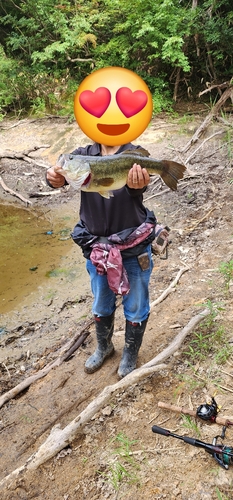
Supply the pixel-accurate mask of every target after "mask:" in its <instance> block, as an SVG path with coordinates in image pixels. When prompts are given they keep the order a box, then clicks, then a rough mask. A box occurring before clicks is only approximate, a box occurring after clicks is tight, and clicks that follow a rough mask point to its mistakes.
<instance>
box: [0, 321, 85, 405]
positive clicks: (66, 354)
mask: <svg viewBox="0 0 233 500" xmlns="http://www.w3.org/2000/svg"><path fill="white" fill-rule="evenodd" d="M93 322H94V319H93V320H90V321H89V322H88V323H87V325H85V326H84V327H83V328H82V329H81V331H79V332H77V333H76V334H75V335H74V336H73V337H72V339H71V340H69V342H67V343H66V344H65V346H64V347H63V349H62V351H61V353H60V355H59V356H58V358H56V359H55V360H54V361H52V362H51V363H48V365H46V366H45V367H44V368H42V370H39V371H38V372H37V373H35V374H33V375H31V376H30V377H27V378H26V379H25V380H23V381H22V382H20V383H19V384H18V385H16V386H15V387H13V389H10V390H9V391H7V392H5V394H3V395H2V396H0V408H1V407H2V406H3V405H4V404H5V403H6V402H7V401H9V400H10V399H12V398H14V397H15V396H17V395H18V394H20V392H22V391H24V390H25V389H27V388H28V387H29V386H30V385H31V384H33V383H34V382H36V380H39V379H41V378H43V377H45V375H47V374H48V373H49V372H50V371H51V370H52V369H53V368H55V367H57V366H60V365H61V364H62V363H63V361H65V360H67V359H68V358H70V356H71V355H72V354H73V353H74V351H75V350H76V349H78V347H79V346H80V345H81V344H82V343H83V342H84V341H85V340H86V338H87V337H88V335H89V334H90V332H89V331H87V330H88V328H89V327H90V326H91V325H92V323H93Z"/></svg>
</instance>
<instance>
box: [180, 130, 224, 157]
mask: <svg viewBox="0 0 233 500" xmlns="http://www.w3.org/2000/svg"><path fill="white" fill-rule="evenodd" d="M223 133H225V131H224V130H219V131H218V132H215V133H214V134H212V135H210V137H207V138H206V139H205V140H204V141H203V142H202V143H201V144H200V146H198V148H197V149H195V151H194V152H193V153H191V155H189V156H188V158H187V159H186V160H185V164H186V163H189V162H190V160H191V158H193V156H195V154H196V153H197V151H198V150H199V149H201V148H202V147H203V146H204V144H205V143H206V142H207V141H210V140H211V139H213V137H215V136H216V135H222V134H223Z"/></svg>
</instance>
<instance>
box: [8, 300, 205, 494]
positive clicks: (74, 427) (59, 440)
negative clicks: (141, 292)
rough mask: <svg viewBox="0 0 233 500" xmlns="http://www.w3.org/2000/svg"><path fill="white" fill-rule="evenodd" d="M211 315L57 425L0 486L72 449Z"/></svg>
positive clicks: (195, 319)
mask: <svg viewBox="0 0 233 500" xmlns="http://www.w3.org/2000/svg"><path fill="white" fill-rule="evenodd" d="M209 314H210V309H205V310H204V311H202V312H200V313H199V314H197V315H196V316H194V317H193V318H192V319H191V320H190V321H189V323H188V324H187V325H186V326H185V327H184V328H183V329H182V330H181V331H180V332H179V334H178V335H177V336H176V338H175V339H174V340H173V342H171V344H170V345H169V346H168V347H167V348H166V349H164V350H163V351H162V352H161V353H160V354H158V355H157V356H156V357H155V358H153V359H152V360H151V361H149V363H146V364H144V365H143V366H141V368H138V369H137V370H134V371H133V372H131V373H129V375H127V376H126V377H124V378H123V379H121V380H120V381H119V382H117V383H115V384H113V385H110V386H107V387H105V388H104V390H103V391H102V392H101V393H100V394H99V396H97V398H95V399H94V400H93V401H92V402H91V403H90V404H89V405H88V406H87V407H86V408H85V409H84V410H83V411H82V412H81V413H80V414H79V415H77V417H75V419H74V420H72V421H71V422H70V423H69V424H68V425H67V426H66V427H64V429H61V428H60V425H56V426H54V427H53V428H52V430H51V432H50V435H49V436H48V438H47V439H46V441H45V442H44V443H43V444H42V445H41V446H40V448H39V449H38V451H37V452H36V453H34V454H33V455H31V456H30V457H29V458H28V460H27V461H26V463H25V464H24V465H22V466H21V467H19V468H18V469H15V470H14V471H13V472H11V473H10V474H9V475H8V476H6V477H5V478H4V479H3V480H2V481H1V482H0V486H3V485H5V484H6V482H8V481H9V480H12V479H14V478H15V477H17V476H18V475H19V474H20V473H21V474H23V473H27V471H29V470H33V469H37V468H38V467H39V466H40V465H42V464H44V463H45V462H47V461H48V460H49V459H50V458H52V457H54V456H55V455H56V454H57V453H58V452H59V451H61V450H62V449H63V448H65V447H66V446H68V445H69V444H70V443H72V442H73V441H74V439H76V438H77V435H78V434H82V433H83V432H84V427H85V425H86V424H87V423H88V422H89V421H90V419H91V418H92V417H94V415H95V414H96V413H97V412H98V411H99V410H100V409H101V408H102V407H103V406H104V405H105V404H106V403H107V402H108V401H109V399H110V398H111V397H113V396H114V395H115V394H116V392H119V391H122V390H125V389H127V388H128V387H129V386H132V385H133V384H136V383H138V382H139V381H140V380H143V379H144V378H146V377H148V376H149V375H152V374H154V373H155V372H157V371H159V370H163V369H165V368H166V365H165V364H158V363H161V361H164V360H165V359H167V358H168V357H170V356H171V355H172V354H174V353H175V352H176V351H177V350H178V349H179V347H180V346H181V344H182V342H183V341H184V339H185V338H186V336H187V335H188V334H189V333H191V331H192V330H193V328H194V327H195V326H196V325H197V324H198V323H200V321H202V320H203V319H204V318H205V317H206V316H208V315H209Z"/></svg>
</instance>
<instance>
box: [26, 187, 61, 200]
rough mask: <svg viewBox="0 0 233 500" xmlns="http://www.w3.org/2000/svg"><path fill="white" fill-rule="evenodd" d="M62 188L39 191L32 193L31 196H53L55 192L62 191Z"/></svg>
mask: <svg viewBox="0 0 233 500" xmlns="http://www.w3.org/2000/svg"><path fill="white" fill-rule="evenodd" d="M60 192H61V190H60V189H56V190H55V191H52V190H51V191H41V192H39V193H30V194H29V198H42V197H43V196H51V195H53V194H58V193H60Z"/></svg>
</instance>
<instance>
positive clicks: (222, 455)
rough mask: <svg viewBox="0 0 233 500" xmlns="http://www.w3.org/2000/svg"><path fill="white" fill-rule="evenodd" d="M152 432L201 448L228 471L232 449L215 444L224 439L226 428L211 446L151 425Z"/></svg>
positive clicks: (232, 456)
mask: <svg viewBox="0 0 233 500" xmlns="http://www.w3.org/2000/svg"><path fill="white" fill-rule="evenodd" d="M152 431H153V432H155V433H156V434H161V435H162V436H167V437H174V438H177V439H181V440H182V441H184V442H185V443H188V444H191V445H192V446H197V447H198V448H203V449H204V450H205V451H207V453H210V455H212V457H213V458H214V459H215V460H216V462H217V463H218V464H219V465H220V466H221V467H223V468H224V469H228V468H229V465H230V463H233V448H232V447H231V446H224V445H223V444H217V440H218V438H221V439H224V437H225V431H226V427H223V431H222V434H221V436H215V437H214V439H213V442H212V444H208V443H204V442H203V441H200V440H199V439H195V438H191V437H188V436H179V435H178V434H174V433H173V432H171V431H169V430H167V429H163V428H162V427H158V425H153V427H152Z"/></svg>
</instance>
